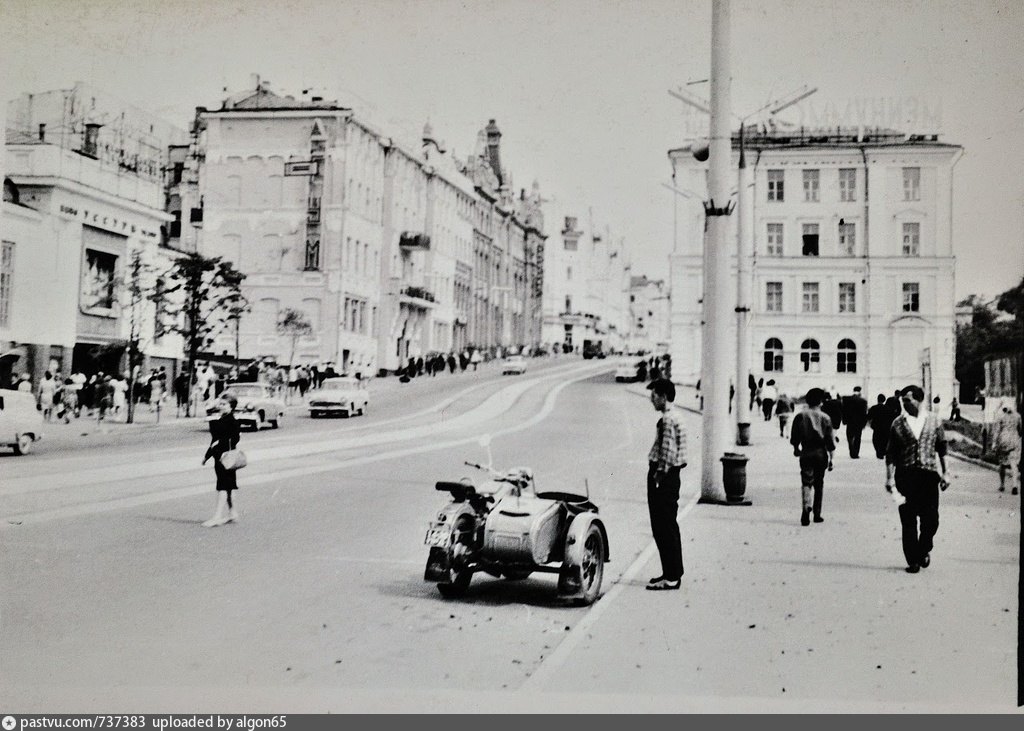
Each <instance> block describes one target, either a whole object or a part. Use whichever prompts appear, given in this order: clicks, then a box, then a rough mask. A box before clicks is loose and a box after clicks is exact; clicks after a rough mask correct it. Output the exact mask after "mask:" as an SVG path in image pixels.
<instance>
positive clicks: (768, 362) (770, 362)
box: [764, 338, 782, 373]
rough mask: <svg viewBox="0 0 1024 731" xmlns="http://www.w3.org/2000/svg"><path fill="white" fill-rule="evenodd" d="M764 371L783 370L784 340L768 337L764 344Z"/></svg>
mask: <svg viewBox="0 0 1024 731" xmlns="http://www.w3.org/2000/svg"><path fill="white" fill-rule="evenodd" d="M764 371H765V373H781V372H782V341H781V340H779V339H778V338H768V340H767V341H766V342H765V344H764Z"/></svg>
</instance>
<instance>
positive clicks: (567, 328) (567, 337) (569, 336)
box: [562, 325, 572, 350]
mask: <svg viewBox="0 0 1024 731" xmlns="http://www.w3.org/2000/svg"><path fill="white" fill-rule="evenodd" d="M562 342H564V343H565V347H566V348H568V349H569V350H572V325H566V326H565V340H563V341H562Z"/></svg>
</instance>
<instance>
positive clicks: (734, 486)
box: [721, 452, 749, 502]
mask: <svg viewBox="0 0 1024 731" xmlns="http://www.w3.org/2000/svg"><path fill="white" fill-rule="evenodd" d="M748 459H749V458H748V457H747V456H746V455H743V454H739V453H737V452H726V453H725V455H724V456H723V457H722V459H721V462H722V485H723V486H724V487H725V498H726V500H728V501H729V502H741V501H742V500H743V495H744V493H745V492H746V491H747V460H748Z"/></svg>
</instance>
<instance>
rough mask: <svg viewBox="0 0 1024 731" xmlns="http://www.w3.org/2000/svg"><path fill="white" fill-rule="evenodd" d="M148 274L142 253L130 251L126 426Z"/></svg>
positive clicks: (131, 412)
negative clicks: (144, 279) (145, 277)
mask: <svg viewBox="0 0 1024 731" xmlns="http://www.w3.org/2000/svg"><path fill="white" fill-rule="evenodd" d="M149 273H150V269H149V267H148V266H147V265H146V264H144V263H143V261H142V252H141V251H140V250H139V249H135V250H134V251H132V253H131V258H130V259H129V264H128V276H127V279H126V280H125V287H126V289H127V290H128V344H127V347H128V413H127V415H126V416H125V421H126V422H127V423H128V424H131V423H132V422H134V421H135V371H136V367H137V366H141V365H142V347H141V342H140V341H141V339H142V334H141V333H142V303H143V301H144V300H145V299H146V296H147V295H146V289H147V288H146V286H145V282H144V281H143V277H144V276H146V275H148V274H149ZM155 294H156V295H159V293H155ZM151 296H152V295H151ZM158 307H159V304H158ZM157 317H158V318H159V313H158V315H157Z"/></svg>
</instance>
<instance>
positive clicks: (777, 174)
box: [768, 170, 786, 202]
mask: <svg viewBox="0 0 1024 731" xmlns="http://www.w3.org/2000/svg"><path fill="white" fill-rule="evenodd" d="M785 173H786V171H785V170H769V171H768V200H769V201H779V202H781V201H784V200H785V199H786V198H785V194H786V189H785V187H784V184H785Z"/></svg>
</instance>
